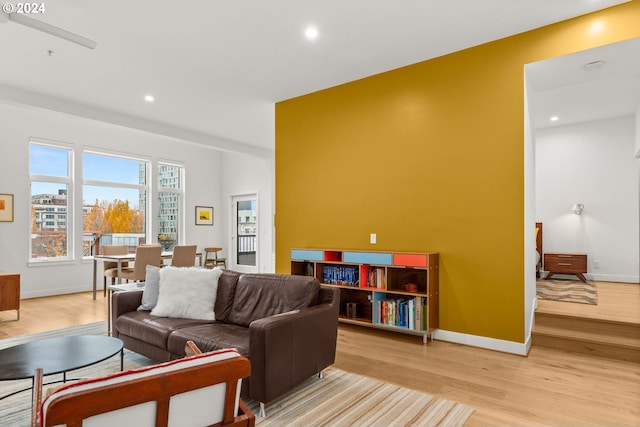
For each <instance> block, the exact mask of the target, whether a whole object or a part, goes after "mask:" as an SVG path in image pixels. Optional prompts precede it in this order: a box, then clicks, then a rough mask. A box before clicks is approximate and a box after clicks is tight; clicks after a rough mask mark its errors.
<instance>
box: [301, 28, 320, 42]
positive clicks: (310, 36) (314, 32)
mask: <svg viewBox="0 0 640 427" xmlns="http://www.w3.org/2000/svg"><path fill="white" fill-rule="evenodd" d="M304 36H305V37H306V38H307V40H315V39H317V38H318V29H317V28H316V27H314V26H309V27H307V29H306V30H304Z"/></svg>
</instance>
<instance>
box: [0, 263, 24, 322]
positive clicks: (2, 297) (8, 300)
mask: <svg viewBox="0 0 640 427" xmlns="http://www.w3.org/2000/svg"><path fill="white" fill-rule="evenodd" d="M5 310H16V311H17V314H18V317H17V319H16V320H20V275H19V274H18V273H10V272H8V271H2V270H0V311H5Z"/></svg>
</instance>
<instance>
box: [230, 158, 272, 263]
mask: <svg viewBox="0 0 640 427" xmlns="http://www.w3.org/2000/svg"><path fill="white" fill-rule="evenodd" d="M222 165H223V166H222V171H223V176H224V178H223V183H222V188H223V196H222V197H223V203H224V205H225V208H224V214H225V221H226V222H227V224H232V206H231V198H232V196H239V195H246V194H257V195H258V271H259V272H261V273H273V272H274V271H275V263H274V258H273V256H274V255H273V254H274V253H275V248H274V242H275V236H274V221H273V213H274V200H275V197H274V194H273V191H274V190H273V189H274V182H273V178H274V176H275V171H274V160H273V156H271V157H269V158H267V159H265V158H261V157H255V156H252V155H248V154H239V153H225V154H224V155H223V160H222ZM230 227H231V226H229V229H230ZM223 246H224V247H225V248H229V249H230V248H231V235H229V236H227V242H226V244H225V245H223ZM224 255H225V256H227V259H229V257H230V254H229V251H228V250H227V251H226V253H224Z"/></svg>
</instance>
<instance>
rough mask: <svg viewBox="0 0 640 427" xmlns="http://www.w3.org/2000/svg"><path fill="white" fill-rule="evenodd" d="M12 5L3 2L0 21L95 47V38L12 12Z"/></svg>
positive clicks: (90, 47)
mask: <svg viewBox="0 0 640 427" xmlns="http://www.w3.org/2000/svg"><path fill="white" fill-rule="evenodd" d="M14 7H15V6H13V5H12V4H11V3H5V4H3V5H2V12H0V18H2V19H0V23H2V22H6V21H11V22H15V23H16V24H20V25H24V26H25V27H30V28H33V29H34V30H38V31H42V32H43V33H47V34H50V35H52V36H55V37H60V38H61V39H65V40H68V41H70V42H73V43H77V44H79V45H80V46H84V47H86V48H89V49H95V48H96V46H97V45H98V43H97V42H96V41H95V40H91V39H88V38H86V37H83V36H81V35H78V34H75V33H72V32H71V31H67V30H64V29H62V28H59V27H56V26H54V25H51V24H47V23H46V22H42V21H38V20H37V19H33V18H31V17H29V16H27V15H25V14H23V13H17V12H14Z"/></svg>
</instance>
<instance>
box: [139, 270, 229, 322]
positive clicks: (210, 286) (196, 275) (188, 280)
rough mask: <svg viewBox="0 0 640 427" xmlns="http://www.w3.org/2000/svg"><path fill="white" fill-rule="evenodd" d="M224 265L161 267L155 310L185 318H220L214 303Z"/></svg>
mask: <svg viewBox="0 0 640 427" xmlns="http://www.w3.org/2000/svg"><path fill="white" fill-rule="evenodd" d="M221 274H222V269H221V268H214V269H213V270H210V269H207V268H200V267H164V268H162V269H160V289H159V290H160V292H159V294H158V303H157V304H156V306H155V307H154V308H153V310H151V314H153V315H154V316H161V317H177V318H182V319H198V320H216V316H215V312H214V306H215V303H216V294H217V292H218V278H220V275H221Z"/></svg>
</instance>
